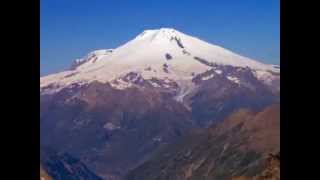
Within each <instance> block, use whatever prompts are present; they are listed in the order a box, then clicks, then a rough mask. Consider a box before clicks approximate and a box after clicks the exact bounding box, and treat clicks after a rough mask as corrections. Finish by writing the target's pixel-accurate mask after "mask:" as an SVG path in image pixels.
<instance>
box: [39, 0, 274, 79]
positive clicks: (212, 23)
mask: <svg viewBox="0 0 320 180" xmlns="http://www.w3.org/2000/svg"><path fill="white" fill-rule="evenodd" d="M40 18H41V21H40V23H41V24H40V28H41V30H40V32H41V35H40V43H41V45H40V46H41V50H40V53H41V55H40V57H41V60H40V66H41V74H42V75H45V74H48V73H53V72H57V71H61V70H64V69H66V68H68V67H69V66H70V64H71V62H72V61H73V60H74V59H76V58H81V57H83V56H84V55H86V54H87V53H88V52H90V51H92V50H95V49H106V48H115V47H117V46H119V45H121V44H123V43H125V42H127V41H128V40H130V39H132V38H134V37H135V36H136V35H138V34H139V33H140V32H142V31H143V30H144V29H155V28H160V27H171V28H175V29H177V30H179V31H181V32H184V33H186V34H189V35H192V36H196V37H199V38H200V39H203V40H205V41H207V42H210V43H214V44H217V45H220V46H223V47H225V48H227V49H230V50H232V51H234V52H236V53H239V54H241V55H245V56H247V57H251V58H254V59H257V60H259V61H262V62H266V63H272V64H279V63H280V2H279V0H41V16H40Z"/></svg>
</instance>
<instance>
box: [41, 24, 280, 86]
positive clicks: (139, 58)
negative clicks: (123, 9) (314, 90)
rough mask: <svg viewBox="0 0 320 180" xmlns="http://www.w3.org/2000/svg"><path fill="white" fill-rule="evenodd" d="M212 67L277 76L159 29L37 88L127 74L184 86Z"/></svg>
mask: <svg viewBox="0 0 320 180" xmlns="http://www.w3.org/2000/svg"><path fill="white" fill-rule="evenodd" d="M212 64H218V65H231V66H236V67H249V68H251V69H253V70H257V71H260V72H270V71H272V72H280V69H279V68H277V67H275V66H273V65H268V64H263V63H260V62H258V61H255V60H252V59H250V58H247V57H243V56H240V55H238V54H235V53H233V52H231V51H229V50H227V49H224V48H222V47H220V46H217V45H213V44H210V43H207V42H205V41H203V40H201V39H198V38H195V37H192V36H189V35H187V34H184V33H182V32H180V31H178V30H175V29H172V28H161V29H153V30H145V31H143V32H142V33H140V34H139V35H138V36H136V37H135V38H134V39H132V40H131V41H128V42H127V43H125V44H123V45H122V46H120V47H118V48H115V49H104V50H97V51H93V52H91V53H89V54H88V55H87V56H86V57H84V58H82V59H80V60H77V62H76V63H75V64H74V66H73V68H72V69H71V70H70V71H65V72H62V73H58V74H53V75H49V76H46V77H42V78H40V81H41V83H40V84H41V87H46V86H49V85H52V84H55V85H57V86H59V87H60V88H63V87H65V86H67V85H70V84H72V83H75V82H76V83H79V82H81V83H83V82H85V83H88V82H91V81H95V80H97V81H102V82H112V81H113V80H114V79H117V78H118V77H121V76H123V75H126V74H127V73H130V72H138V73H139V74H141V76H142V77H143V78H144V79H152V78H158V79H171V80H174V81H176V82H178V83H179V82H184V83H186V82H191V79H192V77H193V75H194V74H200V73H203V72H205V71H208V70H209V69H211V68H212V67H211V65H212ZM187 84H190V83H187ZM180 85H181V84H180Z"/></svg>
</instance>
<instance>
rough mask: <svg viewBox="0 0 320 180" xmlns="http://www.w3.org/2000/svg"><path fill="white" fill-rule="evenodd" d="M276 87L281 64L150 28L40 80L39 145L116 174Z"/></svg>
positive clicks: (266, 98)
mask: <svg viewBox="0 0 320 180" xmlns="http://www.w3.org/2000/svg"><path fill="white" fill-rule="evenodd" d="M279 93H280V67H279V66H276V65H268V64H263V63H260V62H258V61H254V60H252V59H249V58H246V57H243V56H240V55H237V54H235V53H233V52H231V51H229V50H226V49H224V48H222V47H219V46H216V45H212V44H209V43H206V42H204V41H202V40H200V39H198V38H194V37H191V36H189V35H186V34H184V33H181V32H179V31H177V30H174V29H169V28H162V29H158V30H146V31H144V32H142V33H141V34H139V35H138V36H137V37H135V38H134V39H133V40H131V41H129V42H128V43H126V44H124V45H122V46H120V47H118V48H115V49H105V50H97V51H93V52H91V53H89V54H88V55H87V56H85V57H84V58H82V59H78V60H76V61H75V62H74V63H73V64H72V66H71V68H70V70H67V71H63V72H60V73H56V74H51V75H48V76H44V77H41V78H40V108H41V109H40V133H41V144H42V145H44V146H47V147H51V148H54V149H55V150H56V151H57V152H68V153H70V154H71V155H72V156H74V157H77V158H79V159H80V160H81V162H84V163H85V164H86V166H88V168H89V169H90V170H92V171H93V172H94V173H95V174H97V175H99V176H100V177H102V178H104V179H116V180H118V179H120V178H121V177H123V176H124V175H125V174H126V173H127V172H129V171H130V169H133V168H135V167H137V166H138V165H140V164H141V163H143V162H144V161H145V160H146V159H148V157H149V156H150V155H151V154H152V153H153V152H154V151H155V150H156V149H157V148H159V147H161V146H162V145H164V144H168V143H171V142H173V141H175V140H176V139H177V138H180V137H181V136H182V135H184V134H185V133H186V132H187V131H188V130H190V129H192V128H198V127H208V126H210V125H211V124H212V123H215V122H219V121H223V120H224V119H225V117H227V116H228V115H229V114H231V113H233V112H234V111H236V110H237V109H239V108H249V109H252V110H255V111H256V110H261V109H262V108H264V107H266V106H269V105H271V104H273V103H275V102H279V95H280V94H279ZM128 150H130V151H128Z"/></svg>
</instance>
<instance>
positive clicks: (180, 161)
mask: <svg viewBox="0 0 320 180" xmlns="http://www.w3.org/2000/svg"><path fill="white" fill-rule="evenodd" d="M279 110H280V109H279V105H274V106H271V107H268V108H266V109H264V110H263V111H261V112H259V113H253V112H250V111H247V110H240V111H238V112H237V113H234V114H232V115H231V116H230V117H229V118H227V119H226V120H224V121H222V122H220V123H218V124H216V125H213V126H212V127H210V128H208V129H206V130H196V131H193V132H192V133H190V134H189V135H187V136H186V137H184V138H182V139H181V140H179V141H178V142H176V143H175V144H171V145H168V146H166V147H164V148H163V149H161V150H159V151H158V152H157V153H155V154H154V156H153V157H152V158H150V159H149V160H148V161H146V162H145V163H144V164H143V165H141V166H140V167H138V168H136V169H134V170H133V171H131V172H130V173H129V174H128V175H127V177H126V178H125V179H128V180H129V179H130V180H135V179H139V180H144V179H158V180H161V179H166V180H170V179H172V180H193V179H194V180H199V179H203V180H209V179H231V178H232V177H233V178H235V179H236V178H239V179H240V178H241V177H242V178H244V177H247V178H250V177H253V176H260V177H263V176H264V175H265V174H268V172H269V174H270V173H271V172H272V173H274V170H272V169H271V170H270V168H269V170H267V167H268V156H269V154H270V153H273V154H275V153H278V152H280V144H279V143H280V120H279V118H280V117H279V116H280V114H279ZM266 163H267V164H266ZM275 168H276V167H275ZM264 171H265V172H264Z"/></svg>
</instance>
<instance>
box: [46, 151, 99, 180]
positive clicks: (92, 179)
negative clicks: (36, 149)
mask: <svg viewBox="0 0 320 180" xmlns="http://www.w3.org/2000/svg"><path fill="white" fill-rule="evenodd" d="M66 179H68V180H83V179H86V180H102V179H101V178H100V177H98V176H97V175H95V174H94V173H93V172H92V171H90V170H89V169H88V168H87V167H86V166H85V165H84V164H83V163H82V162H81V161H79V160H78V159H76V158H74V157H72V156H70V155H69V154H67V153H64V154H56V153H55V152H53V151H47V149H46V150H45V151H43V150H42V151H41V162H40V180H66Z"/></svg>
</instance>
